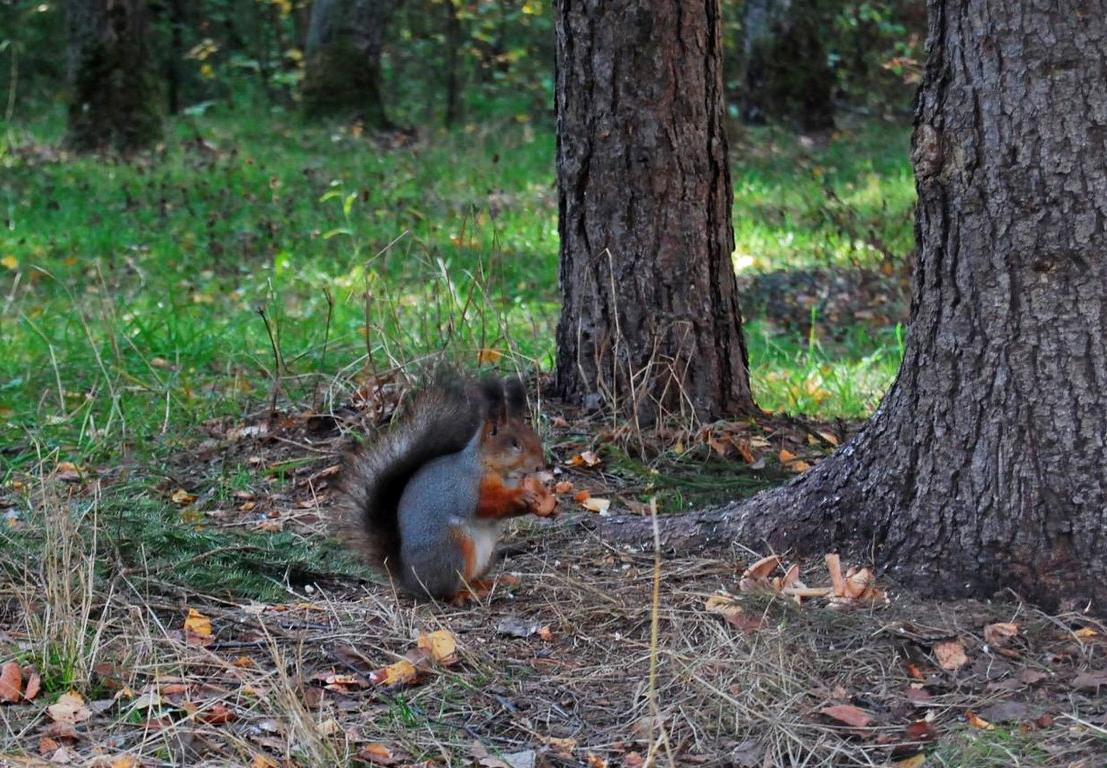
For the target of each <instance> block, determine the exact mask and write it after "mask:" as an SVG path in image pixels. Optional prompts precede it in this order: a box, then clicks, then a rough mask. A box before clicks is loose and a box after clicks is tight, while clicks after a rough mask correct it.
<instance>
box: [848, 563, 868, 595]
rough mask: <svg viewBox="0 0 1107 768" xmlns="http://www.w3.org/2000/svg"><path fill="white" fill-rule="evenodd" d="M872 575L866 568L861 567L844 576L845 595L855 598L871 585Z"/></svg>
mask: <svg viewBox="0 0 1107 768" xmlns="http://www.w3.org/2000/svg"><path fill="white" fill-rule="evenodd" d="M873 581H874V578H873V575H872V572H871V571H869V569H868V568H862V569H861V570H859V571H857V572H856V573H851V574H850V575H849V576H847V577H846V597H849V598H852V599H854V600H856V599H857V598H859V597H861V596H862V595H864V594H865V593H866V592H867V591H868V590H869V588H870V587H871V586H872V585H873Z"/></svg>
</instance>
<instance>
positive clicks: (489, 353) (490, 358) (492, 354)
mask: <svg viewBox="0 0 1107 768" xmlns="http://www.w3.org/2000/svg"><path fill="white" fill-rule="evenodd" d="M503 356H504V353H503V352H501V351H500V350H498V349H488V348H487V347H486V348H484V349H481V350H480V351H479V352H477V363H478V364H481V365H483V364H485V363H495V362H498V361H499V360H500V358H502V357H503Z"/></svg>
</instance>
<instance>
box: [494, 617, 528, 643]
mask: <svg viewBox="0 0 1107 768" xmlns="http://www.w3.org/2000/svg"><path fill="white" fill-rule="evenodd" d="M537 631H538V622H537V621H527V620H525V619H521V618H519V617H518V616H504V617H503V618H502V619H500V620H499V621H498V622H496V633H497V634H500V635H507V636H509V637H522V638H527V637H530V636H531V635H533V634H534V633H535V632H537Z"/></svg>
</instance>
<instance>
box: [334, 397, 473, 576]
mask: <svg viewBox="0 0 1107 768" xmlns="http://www.w3.org/2000/svg"><path fill="white" fill-rule="evenodd" d="M486 409H487V405H486V403H485V398H483V397H482V396H481V393H480V392H479V390H477V389H475V388H474V387H473V386H472V385H471V384H470V383H469V382H466V381H464V380H461V379H453V380H439V381H438V382H436V383H435V384H434V385H432V386H430V387H428V388H427V389H425V390H423V391H422V392H421V393H419V394H418V395H417V396H416V397H415V399H414V401H413V402H412V403H411V406H410V407H409V408H408V409H406V413H405V415H404V416H402V417H401V418H400V419H398V420H397V421H396V423H394V424H393V425H392V427H391V428H390V429H389V430H388V431H387V432H385V433H383V434H382V435H380V436H379V437H378V438H377V439H376V440H375V441H373V442H372V443H370V444H368V445H365V446H361V447H359V448H357V449H355V450H353V451H352V452H350V453H349V454H348V455H347V457H346V461H345V465H344V467H343V468H342V472H341V480H340V483H339V493H338V506H339V508H340V510H339V511H340V520H341V522H340V528H341V529H342V531H343V533H344V534H345V535H346V536H348V537H349V538H351V539H353V541H352V543H354V544H357V545H359V548H360V549H363V550H364V551H365V552H366V553H367V554H368V555H369V557H370V558H371V560H372V561H373V564H374V565H377V566H383V567H385V568H388V569H389V570H391V571H393V572H398V568H399V567H400V561H399V557H400V533H399V525H398V517H397V516H398V508H399V503H400V496H401V495H402V494H403V492H404V488H405V487H406V486H407V483H408V481H409V480H410V479H411V476H412V475H413V474H414V473H415V472H416V471H417V470H418V469H419V468H420V467H422V466H423V465H424V464H426V463H427V462H429V461H431V460H433V459H436V458H438V457H439V456H445V455H448V454H451V453H457V452H458V451H460V450H461V449H463V448H464V447H465V445H466V444H467V443H468V442H469V440H470V439H471V438H472V437H473V435H474V434H476V431H477V430H478V429H479V428H480V426H481V424H482V422H483V420H484V417H485V411H486Z"/></svg>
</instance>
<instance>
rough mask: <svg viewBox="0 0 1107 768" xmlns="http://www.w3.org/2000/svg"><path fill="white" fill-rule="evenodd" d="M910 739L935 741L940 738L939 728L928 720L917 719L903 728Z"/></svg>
mask: <svg viewBox="0 0 1107 768" xmlns="http://www.w3.org/2000/svg"><path fill="white" fill-rule="evenodd" d="M903 732H904V734H905V735H906V736H907V739H908V741H933V740H934V739H936V738H938V729H937V728H935V727H934V726H933V725H931V724H930V723H928V722H927V721H926V720H916V721H915V722H913V723H911V724H910V725H908V726H907V727H906V728H904V730H903Z"/></svg>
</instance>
